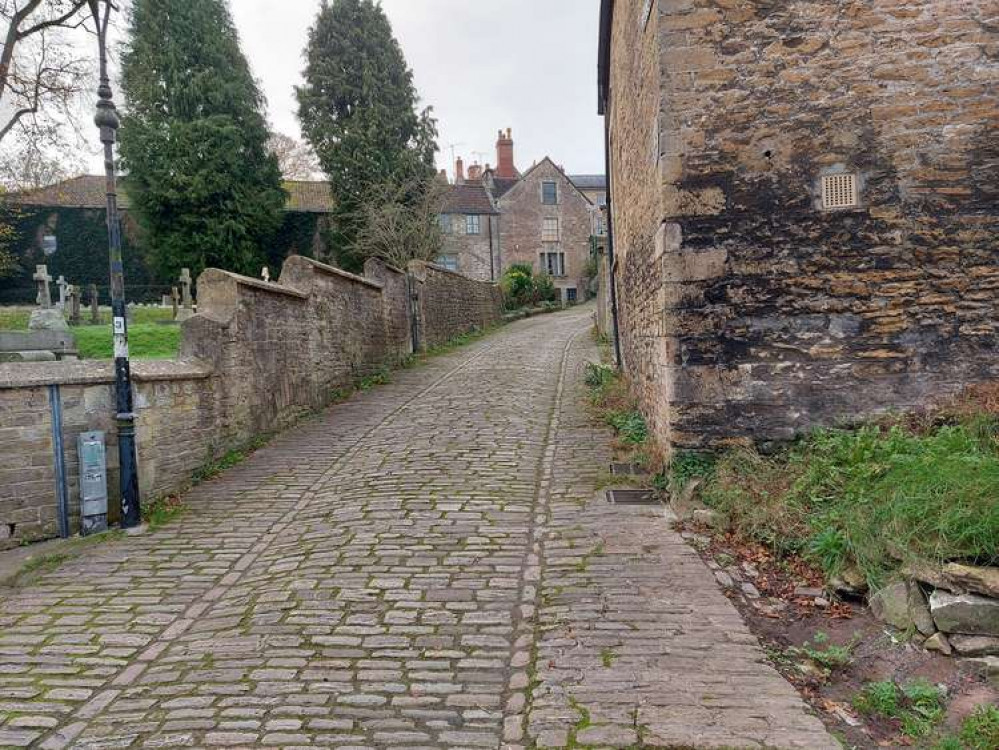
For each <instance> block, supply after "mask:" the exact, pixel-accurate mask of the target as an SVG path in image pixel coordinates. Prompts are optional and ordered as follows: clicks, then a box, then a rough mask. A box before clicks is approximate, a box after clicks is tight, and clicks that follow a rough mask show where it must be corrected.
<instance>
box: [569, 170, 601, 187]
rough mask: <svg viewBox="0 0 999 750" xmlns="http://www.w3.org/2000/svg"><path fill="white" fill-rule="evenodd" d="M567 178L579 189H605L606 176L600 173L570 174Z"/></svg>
mask: <svg viewBox="0 0 999 750" xmlns="http://www.w3.org/2000/svg"><path fill="white" fill-rule="evenodd" d="M569 179H570V180H571V181H572V184H573V185H575V186H576V187H577V188H579V189H580V190H606V189H607V176H606V175H602V174H571V175H569Z"/></svg>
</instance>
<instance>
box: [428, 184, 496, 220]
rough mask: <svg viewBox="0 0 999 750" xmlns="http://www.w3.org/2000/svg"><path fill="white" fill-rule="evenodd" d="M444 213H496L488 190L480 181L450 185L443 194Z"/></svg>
mask: <svg viewBox="0 0 999 750" xmlns="http://www.w3.org/2000/svg"><path fill="white" fill-rule="evenodd" d="M441 213H445V214H472V215H475V214H497V213H499V211H497V210H496V206H494V205H493V202H492V199H491V198H490V197H489V193H488V191H487V190H486V189H485V187H483V185H482V184H481V183H477V182H476V183H467V182H466V183H465V184H463V185H451V186H450V189H449V190H448V192H447V195H445V196H444V208H443V209H442V211H441Z"/></svg>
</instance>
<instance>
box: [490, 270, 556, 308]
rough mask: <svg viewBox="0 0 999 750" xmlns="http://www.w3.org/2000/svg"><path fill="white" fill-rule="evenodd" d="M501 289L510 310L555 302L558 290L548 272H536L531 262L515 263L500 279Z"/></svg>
mask: <svg viewBox="0 0 999 750" xmlns="http://www.w3.org/2000/svg"><path fill="white" fill-rule="evenodd" d="M500 289H502V290H503V299H504V302H505V304H506V308H507V309H508V310H517V309H520V308H522V307H535V306H537V305H540V304H542V303H544V302H555V301H556V300H557V299H558V290H557V289H556V288H555V283H554V282H553V281H552V278H551V276H549V275H548V274H544V273H541V274H535V273H534V267H533V266H531V264H530V263H514V264H513V265H512V266H510V268H508V269H507V271H506V273H504V274H503V278H502V279H500Z"/></svg>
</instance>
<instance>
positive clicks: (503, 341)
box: [0, 308, 838, 750]
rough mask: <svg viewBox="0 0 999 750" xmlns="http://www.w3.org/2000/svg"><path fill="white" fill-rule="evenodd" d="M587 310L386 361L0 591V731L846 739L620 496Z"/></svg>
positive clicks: (8, 737) (684, 557) (446, 743)
mask: <svg viewBox="0 0 999 750" xmlns="http://www.w3.org/2000/svg"><path fill="white" fill-rule="evenodd" d="M591 322H592V321H591V317H590V310H589V309H588V308H578V309H574V310H570V311H567V312H563V313H557V314H554V315H549V316H542V317H537V318H530V319H527V320H521V321H518V322H515V323H512V324H510V325H508V326H506V327H503V328H501V329H498V330H497V331H495V332H493V333H491V334H490V335H488V336H485V337H482V338H481V339H479V340H477V341H474V342H473V343H471V344H470V345H468V346H465V347H462V348H459V349H454V350H451V351H448V352H445V353H443V354H441V355H440V356H437V357H434V358H432V359H429V360H427V361H426V362H425V363H423V364H422V366H419V367H412V368H408V369H404V370H400V371H397V372H395V373H393V375H392V377H391V379H390V380H389V381H388V382H386V383H384V384H382V385H378V386H375V387H369V388H367V389H361V390H359V391H358V392H357V393H356V394H355V395H354V396H353V397H352V398H350V399H348V400H346V401H344V402H342V403H340V404H338V405H336V406H333V407H332V408H330V409H329V410H327V411H325V412H323V413H322V414H321V415H318V416H316V417H315V418H313V419H309V420H307V421H305V422H303V423H302V424H300V425H299V426H298V427H296V428H294V429H292V430H289V431H288V432H286V433H283V434H281V435H279V436H277V437H276V438H274V440H273V441H271V442H270V443H269V444H267V445H266V446H264V447H261V448H260V449H259V450H258V451H256V452H254V453H253V454H252V455H250V456H248V457H247V458H246V460H245V461H244V462H242V463H240V464H239V465H236V466H233V467H232V468H230V469H229V470H228V471H225V472H224V473H222V474H220V475H219V476H217V477H215V478H214V479H210V480H208V481H205V482H203V483H202V484H200V485H198V486H197V487H196V488H194V489H193V490H192V491H191V492H189V493H188V494H187V495H186V496H185V498H184V502H185V504H186V506H187V512H185V513H183V514H181V515H179V516H178V517H176V518H175V519H173V520H172V521H170V522H168V523H165V524H163V525H162V526H160V527H159V528H158V529H156V530H154V531H150V532H148V533H146V534H143V535H139V536H127V537H119V538H116V539H113V540H111V541H109V542H108V543H105V544H98V545H94V546H87V547H86V548H84V549H81V550H78V551H77V554H74V555H73V556H72V557H70V558H69V559H64V560H61V561H56V563H55V564H54V565H52V566H50V567H48V568H44V569H39V570H36V571H35V575H34V576H33V578H32V580H31V581H30V585H27V586H23V587H21V588H18V589H15V590H11V591H7V592H4V593H3V595H2V596H0V746H13V747H19V746H24V747H38V748H45V749H46V750H51V749H52V748H68V747H72V748H79V749H80V750H83V748H108V747H120V748H126V747H134V748H139V747H171V748H174V747H177V748H180V747H286V748H300V747H325V748H344V749H346V748H353V749H354V750H358V749H360V748H370V749H372V750H374V749H376V748H393V747H398V748H406V750H418V749H420V748H435V749H438V750H444V749H447V750H457V749H459V748H496V749H499V748H504V749H507V750H518V749H524V750H526V748H545V747H549V748H582V747H588V748H664V747H691V748H721V747H726V748H749V747H755V748H763V747H767V748H788V749H789V748H808V749H809V750H833V749H834V748H837V747H838V743H837V742H836V741H835V740H834V739H833V738H832V737H831V735H830V734H829V733H828V732H827V731H826V729H825V728H824V727H823V725H822V723H821V721H820V720H819V719H818V718H816V717H815V716H814V715H812V714H811V713H810V711H809V709H808V708H807V706H806V704H805V702H804V701H803V700H802V699H801V697H800V696H799V695H798V694H797V693H796V692H795V691H794V689H793V688H792V687H791V685H790V684H789V683H788V682H787V681H785V680H784V679H783V678H782V677H781V676H780V675H779V674H778V672H777V671H776V669H774V667H773V666H771V665H770V664H769V663H768V661H767V658H766V654H765V653H764V651H763V649H762V648H761V647H760V645H759V644H758V642H757V640H756V638H755V637H754V636H753V635H752V634H751V633H750V631H749V630H748V628H747V627H746V625H745V623H744V622H743V620H742V618H741V616H740V615H739V613H738V611H737V609H736V608H735V606H733V604H732V603H731V602H730V601H729V600H728V599H726V598H725V596H724V595H723V594H722V591H721V589H720V587H719V586H718V585H717V583H716V581H715V578H714V576H713V574H712V571H711V570H710V569H709V568H708V566H707V565H705V564H704V563H703V562H702V561H701V559H700V558H699V557H698V555H697V553H696V551H695V550H694V549H693V548H692V547H690V546H689V545H688V544H687V543H686V542H685V541H684V540H683V539H682V538H681V536H680V535H679V534H678V533H677V532H676V531H674V530H673V529H672V528H671V527H670V525H669V522H668V519H667V518H666V517H664V514H663V510H662V508H661V507H659V506H648V505H645V506H643V505H638V506H632V505H614V504H611V503H608V502H607V498H606V496H605V493H604V492H603V490H602V487H601V483H602V478H603V476H604V474H605V472H606V467H607V466H608V464H609V462H610V460H611V456H612V453H611V449H610V440H611V435H610V433H609V431H608V430H607V429H606V428H605V427H604V426H602V425H600V424H598V423H597V422H595V420H594V419H593V416H592V414H591V413H590V411H589V410H588V407H587V401H586V389H585V386H584V379H585V378H586V373H587V365H588V363H591V362H593V361H595V360H596V359H597V357H598V354H597V351H596V348H595V345H594V343H593V341H592V339H591V337H590V327H591Z"/></svg>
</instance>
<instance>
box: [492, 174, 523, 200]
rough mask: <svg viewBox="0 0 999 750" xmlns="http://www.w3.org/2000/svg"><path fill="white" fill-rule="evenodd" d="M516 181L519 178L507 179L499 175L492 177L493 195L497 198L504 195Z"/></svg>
mask: <svg viewBox="0 0 999 750" xmlns="http://www.w3.org/2000/svg"><path fill="white" fill-rule="evenodd" d="M518 182H520V180H519V179H517V180H509V179H504V178H501V177H493V195H495V196H496V197H497V198H502V197H503V196H504V195H506V194H507V193H509V192H510V190H512V189H513V187H514V186H515V185H516V184H517V183H518Z"/></svg>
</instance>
